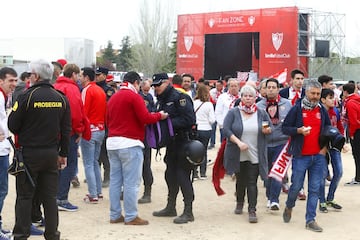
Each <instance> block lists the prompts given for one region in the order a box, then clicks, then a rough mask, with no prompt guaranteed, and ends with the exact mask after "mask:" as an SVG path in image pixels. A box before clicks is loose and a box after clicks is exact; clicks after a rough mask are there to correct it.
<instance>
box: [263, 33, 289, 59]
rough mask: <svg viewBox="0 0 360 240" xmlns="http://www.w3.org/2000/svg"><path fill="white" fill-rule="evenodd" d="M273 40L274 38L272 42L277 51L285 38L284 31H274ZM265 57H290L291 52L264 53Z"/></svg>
mask: <svg viewBox="0 0 360 240" xmlns="http://www.w3.org/2000/svg"><path fill="white" fill-rule="evenodd" d="M271 40H272V44H273V47H274V48H275V50H276V51H278V50H279V49H280V47H281V44H282V42H283V40H284V33H282V32H281V33H279V32H277V33H272V34H271ZM264 56H265V58H290V57H291V55H290V53H265V54H264Z"/></svg>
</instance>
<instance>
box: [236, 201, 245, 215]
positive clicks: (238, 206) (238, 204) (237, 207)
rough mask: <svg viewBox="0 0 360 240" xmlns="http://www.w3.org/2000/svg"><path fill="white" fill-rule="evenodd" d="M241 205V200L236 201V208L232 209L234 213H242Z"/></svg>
mask: <svg viewBox="0 0 360 240" xmlns="http://www.w3.org/2000/svg"><path fill="white" fill-rule="evenodd" d="M243 207H244V203H243V202H237V203H236V208H235V210H234V213H235V214H242V213H243Z"/></svg>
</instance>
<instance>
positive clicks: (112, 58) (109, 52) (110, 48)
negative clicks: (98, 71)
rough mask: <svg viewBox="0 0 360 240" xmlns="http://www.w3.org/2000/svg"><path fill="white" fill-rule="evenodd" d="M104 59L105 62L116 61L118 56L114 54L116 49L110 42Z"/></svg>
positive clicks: (105, 50)
mask: <svg viewBox="0 0 360 240" xmlns="http://www.w3.org/2000/svg"><path fill="white" fill-rule="evenodd" d="M103 58H104V60H108V61H110V62H115V61H116V54H115V53H114V48H113V44H112V42H111V41H108V44H107V46H106V48H105V49H104V53H103Z"/></svg>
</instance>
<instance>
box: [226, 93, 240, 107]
mask: <svg viewBox="0 0 360 240" xmlns="http://www.w3.org/2000/svg"><path fill="white" fill-rule="evenodd" d="M228 95H229V98H230V101H231V102H230V106H229V109H231V108H233V107H234V105H235V102H236V100H237V99H238V98H239V94H238V95H236V96H234V95H232V94H230V93H228Z"/></svg>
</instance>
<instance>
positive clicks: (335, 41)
mask: <svg viewBox="0 0 360 240" xmlns="http://www.w3.org/2000/svg"><path fill="white" fill-rule="evenodd" d="M304 23H305V24H307V27H306V28H305V29H304V27H301V24H304ZM306 35H307V36H308V37H307V38H306V37H304V36H306ZM320 43H321V44H325V49H326V48H327V46H326V45H327V44H328V53H329V56H328V57H327V56H326V57H324V56H319V52H320V55H321V51H320V50H319V48H320V47H319V46H323V47H324V45H320ZM303 45H307V47H308V51H307V52H306V51H305V52H304V51H301V46H303ZM298 49H299V56H304V55H307V56H308V58H309V61H308V71H309V72H308V75H309V77H311V78H317V77H318V76H319V75H322V74H327V75H330V76H333V78H340V79H344V77H345V67H344V66H345V14H339V13H332V12H320V11H315V10H313V9H299V48H298ZM322 50H323V49H322Z"/></svg>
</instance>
